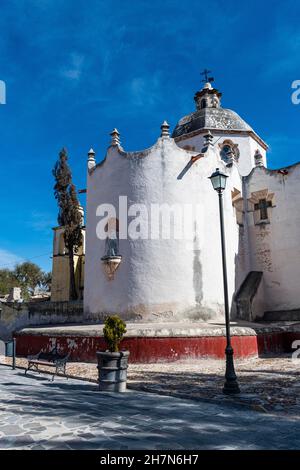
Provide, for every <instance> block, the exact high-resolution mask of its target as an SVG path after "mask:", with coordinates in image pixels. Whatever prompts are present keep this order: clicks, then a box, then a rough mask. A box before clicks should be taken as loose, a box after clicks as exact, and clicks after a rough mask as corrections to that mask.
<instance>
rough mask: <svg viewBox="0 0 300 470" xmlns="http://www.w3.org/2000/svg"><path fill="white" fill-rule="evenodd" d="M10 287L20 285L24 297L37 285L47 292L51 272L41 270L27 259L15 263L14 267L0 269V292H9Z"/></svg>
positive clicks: (32, 291) (2, 293)
mask: <svg viewBox="0 0 300 470" xmlns="http://www.w3.org/2000/svg"><path fill="white" fill-rule="evenodd" d="M12 287H21V289H22V297H23V298H24V299H29V298H30V297H31V296H32V295H33V294H34V291H35V289H36V288H37V287H39V288H40V289H41V291H43V292H49V290H50V287H51V273H47V272H44V271H42V269H41V268H40V267H39V266H38V265H37V264H34V263H30V262H29V261H26V262H24V263H19V264H17V265H16V266H15V268H14V269H0V294H1V295H7V294H9V292H10V290H11V288H12Z"/></svg>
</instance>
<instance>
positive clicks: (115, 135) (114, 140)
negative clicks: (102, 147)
mask: <svg viewBox="0 0 300 470" xmlns="http://www.w3.org/2000/svg"><path fill="white" fill-rule="evenodd" d="M110 135H111V144H110V145H120V133H119V131H118V129H116V128H114V129H113V131H112V132H111V133H110Z"/></svg>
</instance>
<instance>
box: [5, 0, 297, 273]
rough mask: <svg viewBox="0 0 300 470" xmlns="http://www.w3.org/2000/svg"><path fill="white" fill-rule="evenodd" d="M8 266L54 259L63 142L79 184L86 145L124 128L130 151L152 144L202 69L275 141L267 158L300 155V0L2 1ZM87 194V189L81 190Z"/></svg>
mask: <svg viewBox="0 0 300 470" xmlns="http://www.w3.org/2000/svg"><path fill="white" fill-rule="evenodd" d="M0 11H1V14H0V31H1V38H0V80H4V81H5V82H6V87H7V104H6V105H0V136H1V138H0V156H1V170H0V175H1V184H0V193H1V201H2V210H1V228H2V229H1V231H0V267H4V266H7V267H13V265H14V263H15V262H16V261H20V260H23V259H32V261H34V262H36V263H37V264H39V265H40V266H41V267H42V268H43V269H50V268H51V259H50V256H51V250H52V230H51V227H53V226H55V225H56V216H57V209H56V201H55V200H54V197H53V178H52V174H51V170H52V168H53V165H54V163H55V161H56V158H57V154H58V152H59V150H60V149H61V147H62V146H66V147H67V149H68V152H69V161H70V165H71V167H72V171H73V177H74V181H75V184H76V185H77V188H85V184H86V183H85V175H86V154H87V151H88V150H89V148H90V147H91V146H92V147H93V148H94V150H95V151H96V153H97V159H98V160H100V159H102V158H103V156H104V154H105V151H106V148H107V145H108V143H109V132H110V131H111V130H112V129H113V128H114V127H117V128H118V129H119V131H120V133H121V141H122V144H123V146H124V148H125V149H126V150H138V149H142V148H145V147H148V146H150V145H151V144H153V143H154V142H155V140H156V139H157V137H158V136H159V132H160V124H161V122H162V121H163V120H164V119H167V120H168V122H169V124H170V125H171V126H172V128H173V127H174V125H175V124H176V122H177V121H178V119H179V118H180V117H182V116H183V115H185V114H187V113H189V112H191V111H193V110H194V103H193V96H194V92H195V91H197V90H198V89H199V88H200V87H201V82H200V80H201V77H200V72H201V71H202V70H203V68H205V67H207V68H209V69H210V70H212V71H213V75H214V77H215V79H216V81H215V86H216V87H217V88H219V89H220V91H222V92H223V100H222V104H223V106H224V107H227V108H231V109H233V110H235V111H237V112H238V113H239V114H240V115H241V116H242V117H243V118H244V119H245V120H246V121H247V122H248V123H249V124H250V125H251V126H252V127H253V128H254V129H255V130H256V132H257V133H258V134H259V135H261V137H263V138H264V140H266V141H267V142H268V143H269V145H270V152H269V156H268V157H269V158H268V162H269V166H270V167H271V168H274V167H281V166H284V165H288V164H291V163H294V162H296V161H298V160H300V158H299V155H298V154H299V151H298V149H299V144H300V136H299V131H300V126H299V122H300V121H299V118H300V105H299V106H296V105H293V104H292V102H291V83H292V82H293V81H294V80H297V79H300V29H299V17H300V2H299V1H298V0H295V1H285V2H283V1H276V0H275V1H271V0H269V1H264V2H262V1H252V2H241V1H230V0H226V1H221V0H210V1H209V2H207V1H202V0H190V1H189V2H187V3H186V2H182V1H175V0H173V1H170V0H164V1H163V2H162V1H161V0H151V2H150V1H148V0H147V1H143V0H122V1H119V0H105V1H101V0H89V1H86V0H85V1H83V0H0ZM81 200H82V202H83V203H84V197H81Z"/></svg>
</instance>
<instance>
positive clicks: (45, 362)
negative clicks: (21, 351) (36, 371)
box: [29, 360, 56, 367]
mask: <svg viewBox="0 0 300 470" xmlns="http://www.w3.org/2000/svg"><path fill="white" fill-rule="evenodd" d="M29 363H31V364H38V365H40V366H48V367H56V363H55V362H47V361H38V360H32V361H29Z"/></svg>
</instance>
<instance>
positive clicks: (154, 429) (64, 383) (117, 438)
mask: <svg viewBox="0 0 300 470" xmlns="http://www.w3.org/2000/svg"><path fill="white" fill-rule="evenodd" d="M0 397H1V398H0V448H1V449H121V450H122V449H124V450H125V449H299V448H300V439H299V435H300V420H298V419H295V418H293V417H291V416H288V415H278V414H271V413H258V412H257V411H254V410H248V409H242V408H237V407H232V406H229V405H225V404H212V403H205V402H201V401H194V400H187V399H180V398H174V397H169V396H161V395H155V394H151V393H145V392H138V391H128V392H127V393H123V394H113V393H103V392H102V393H101V392H99V391H98V390H97V385H96V384H94V383H88V382H82V381H81V382H80V381H78V380H73V379H69V380H67V379H66V378H61V377H57V378H56V379H55V381H54V382H51V381H50V380H49V377H48V376H45V375H37V374H35V375H34V374H30V375H28V376H24V371H23V370H21V369H16V370H15V371H13V370H12V369H10V368H8V367H6V366H3V365H2V366H0Z"/></svg>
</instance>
